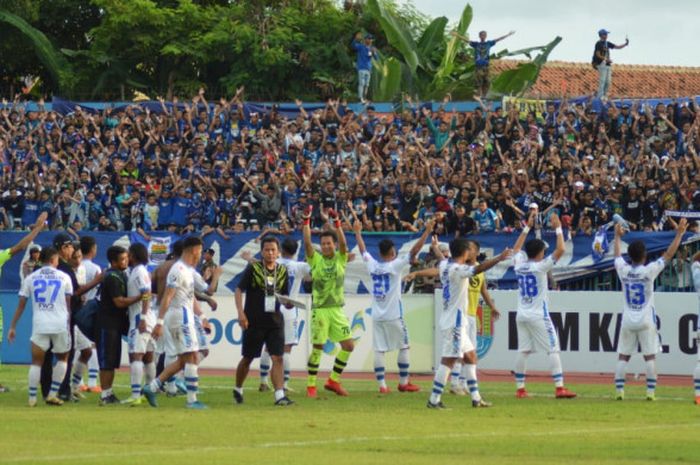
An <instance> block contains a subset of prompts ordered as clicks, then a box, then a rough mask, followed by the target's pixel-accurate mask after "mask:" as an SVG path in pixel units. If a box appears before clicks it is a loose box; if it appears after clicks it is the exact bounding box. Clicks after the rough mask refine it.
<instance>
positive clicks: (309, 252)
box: [301, 205, 314, 259]
mask: <svg viewBox="0 0 700 465" xmlns="http://www.w3.org/2000/svg"><path fill="white" fill-rule="evenodd" d="M312 211H313V207H312V206H311V205H309V206H308V207H307V209H306V211H305V212H304V215H303V218H304V227H303V228H302V229H301V230H302V233H303V235H304V254H305V255H306V258H307V259H309V258H311V257H313V256H314V244H313V242H311V212H312Z"/></svg>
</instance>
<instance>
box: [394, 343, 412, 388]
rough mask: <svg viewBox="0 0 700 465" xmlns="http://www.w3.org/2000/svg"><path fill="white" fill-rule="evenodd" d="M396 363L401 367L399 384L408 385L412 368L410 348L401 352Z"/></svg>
mask: <svg viewBox="0 0 700 465" xmlns="http://www.w3.org/2000/svg"><path fill="white" fill-rule="evenodd" d="M396 362H397V364H398V366H399V384H408V369H409V367H410V366H411V365H410V358H409V349H408V347H406V348H405V349H401V350H399V355H398V357H397V359H396Z"/></svg>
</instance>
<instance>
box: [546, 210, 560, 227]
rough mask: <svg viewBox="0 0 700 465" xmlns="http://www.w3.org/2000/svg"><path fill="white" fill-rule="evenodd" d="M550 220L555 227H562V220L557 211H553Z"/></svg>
mask: <svg viewBox="0 0 700 465" xmlns="http://www.w3.org/2000/svg"><path fill="white" fill-rule="evenodd" d="M549 222H550V223H551V224H552V228H553V229H557V228H561V220H559V215H557V214H556V213H552V216H551V217H550V218H549Z"/></svg>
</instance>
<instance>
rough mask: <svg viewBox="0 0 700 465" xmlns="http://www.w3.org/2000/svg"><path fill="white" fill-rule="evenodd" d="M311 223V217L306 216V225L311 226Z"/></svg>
mask: <svg viewBox="0 0 700 465" xmlns="http://www.w3.org/2000/svg"><path fill="white" fill-rule="evenodd" d="M310 225H311V218H305V219H304V226H310Z"/></svg>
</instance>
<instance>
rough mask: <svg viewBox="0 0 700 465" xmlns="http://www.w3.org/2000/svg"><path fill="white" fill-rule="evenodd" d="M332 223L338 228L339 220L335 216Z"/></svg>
mask: <svg viewBox="0 0 700 465" xmlns="http://www.w3.org/2000/svg"><path fill="white" fill-rule="evenodd" d="M333 225H334V226H335V229H338V228H340V220H339V219H337V218H336V220H335V221H334V222H333Z"/></svg>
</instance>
